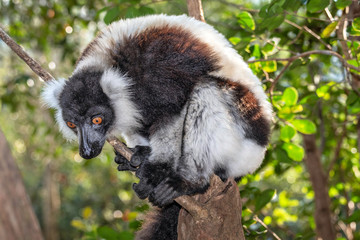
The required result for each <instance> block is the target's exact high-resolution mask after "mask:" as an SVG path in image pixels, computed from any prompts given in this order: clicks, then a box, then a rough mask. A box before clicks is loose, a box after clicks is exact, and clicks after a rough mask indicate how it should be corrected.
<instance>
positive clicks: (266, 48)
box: [261, 41, 275, 53]
mask: <svg viewBox="0 0 360 240" xmlns="http://www.w3.org/2000/svg"><path fill="white" fill-rule="evenodd" d="M271 42H272V43H271V44H270V43H266V44H265V46H264V47H263V48H262V49H261V51H262V52H263V53H269V52H272V51H273V50H274V49H275V42H274V41H271Z"/></svg>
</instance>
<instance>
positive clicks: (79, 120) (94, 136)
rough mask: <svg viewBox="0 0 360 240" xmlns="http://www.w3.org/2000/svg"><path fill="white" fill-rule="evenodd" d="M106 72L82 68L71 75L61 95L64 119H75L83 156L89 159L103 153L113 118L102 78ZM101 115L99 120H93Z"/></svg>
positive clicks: (68, 120) (74, 129)
mask: <svg viewBox="0 0 360 240" xmlns="http://www.w3.org/2000/svg"><path fill="white" fill-rule="evenodd" d="M102 74H103V72H100V71H81V72H78V73H76V74H75V75H73V76H71V77H70V79H69V81H67V82H66V85H65V86H64V89H63V91H62V93H61V95H60V99H59V100H60V107H61V109H62V115H63V118H64V121H65V122H66V123H67V122H71V123H73V124H74V125H75V126H76V127H74V128H72V130H73V131H74V132H75V133H76V134H77V135H78V139H79V153H80V156H81V157H83V158H86V159H90V158H94V157H96V156H97V155H99V154H100V152H101V150H102V147H103V146H104V143H105V140H106V133H107V131H108V130H109V128H110V126H111V125H112V123H113V122H114V111H113V109H112V107H111V103H110V99H109V98H108V97H107V96H106V94H105V93H104V92H103V90H102V88H101V85H100V79H101V76H102ZM95 118H101V123H100V124H94V119H95Z"/></svg>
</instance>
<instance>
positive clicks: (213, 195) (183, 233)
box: [178, 176, 245, 240]
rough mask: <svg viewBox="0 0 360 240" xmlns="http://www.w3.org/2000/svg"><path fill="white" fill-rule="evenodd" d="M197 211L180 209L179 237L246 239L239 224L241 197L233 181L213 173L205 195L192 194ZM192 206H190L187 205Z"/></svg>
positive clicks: (193, 239) (184, 238) (197, 239)
mask: <svg viewBox="0 0 360 240" xmlns="http://www.w3.org/2000/svg"><path fill="white" fill-rule="evenodd" d="M191 198H192V199H193V200H194V204H195V205H198V206H199V207H200V209H201V210H200V211H199V210H197V211H189V209H187V207H186V206H183V208H182V209H181V210H180V214H179V223H178V240H187V239H191V240H204V239H206V240H217V239H227V240H245V236H244V232H243V229H242V224H241V209H242V205H241V198H240V192H239V188H238V186H237V184H236V182H235V181H234V180H228V181H227V182H225V183H224V182H222V181H221V180H220V178H219V177H217V176H213V177H212V178H211V184H210V187H209V189H208V190H207V191H206V192H205V193H204V194H197V195H195V196H192V197H191ZM190 208H191V207H190Z"/></svg>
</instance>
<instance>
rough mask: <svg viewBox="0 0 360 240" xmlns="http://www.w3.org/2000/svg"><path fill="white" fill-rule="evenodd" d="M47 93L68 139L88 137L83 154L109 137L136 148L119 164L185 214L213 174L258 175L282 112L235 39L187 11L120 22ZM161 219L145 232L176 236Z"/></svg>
mask: <svg viewBox="0 0 360 240" xmlns="http://www.w3.org/2000/svg"><path fill="white" fill-rule="evenodd" d="M43 98H44V99H45V101H46V102H47V104H48V106H49V107H51V108H55V109H56V110H57V113H56V119H57V122H58V124H59V126H60V129H61V131H62V133H63V134H64V136H65V137H66V138H68V139H76V138H77V139H78V141H79V148H80V149H79V151H80V155H81V156H82V157H83V158H87V159H88V158H93V157H96V156H97V155H98V154H99V153H100V152H101V150H102V147H103V145H104V142H105V139H106V137H107V136H108V135H109V134H113V135H121V136H123V137H124V139H125V140H126V144H127V145H128V146H129V147H135V154H134V156H133V158H132V159H131V162H130V163H128V162H126V161H125V160H124V159H123V158H122V157H121V156H117V157H116V159H115V161H116V162H117V163H119V170H136V175H137V176H138V177H139V178H140V182H139V183H138V184H135V185H134V190H135V192H136V193H137V195H138V196H139V197H140V198H142V199H143V198H147V197H148V198H149V200H150V201H151V202H152V203H153V204H154V205H157V206H161V207H163V209H162V214H165V215H166V214H168V215H173V213H174V212H175V213H177V212H178V209H175V210H174V208H177V206H174V207H171V206H173V205H174V203H173V200H174V199H175V198H176V197H178V196H180V195H184V194H193V193H197V192H202V191H204V190H206V188H207V186H208V183H209V178H210V176H211V175H212V174H213V173H216V174H217V175H219V176H220V177H221V178H223V179H225V178H228V177H235V178H236V177H240V176H243V175H245V174H247V173H252V172H254V171H255V170H256V169H257V168H258V167H259V166H260V164H261V162H262V160H263V158H264V153H265V147H266V145H267V143H268V139H269V132H270V120H271V117H272V116H271V115H272V110H271V106H270V104H269V102H268V101H267V97H266V95H265V93H264V91H263V89H262V87H261V84H260V81H259V80H258V79H257V78H256V76H255V75H254V74H253V73H252V72H251V70H250V69H249V68H248V66H247V65H246V63H245V62H244V61H243V59H242V58H241V57H240V56H239V55H238V54H237V52H236V51H235V50H234V49H233V48H232V47H231V45H230V44H229V43H228V41H227V40H226V39H225V38H224V37H223V36H222V35H221V34H219V33H218V32H217V31H216V30H215V29H214V28H213V27H211V26H209V25H207V24H205V23H203V22H200V21H197V20H195V19H193V18H189V17H186V16H166V15H153V16H147V17H140V18H134V19H128V20H122V21H119V22H115V23H113V24H111V25H110V26H109V27H107V28H106V29H104V30H103V31H102V32H101V33H100V34H99V35H98V36H97V37H96V38H95V39H94V40H93V41H92V42H91V43H90V44H89V45H88V46H87V47H86V49H85V50H84V51H83V53H82V54H81V56H80V58H79V60H78V63H77V65H76V68H75V70H74V72H73V74H72V76H70V78H69V80H58V81H53V82H50V83H48V84H47V86H46V87H45V90H44V92H43ZM139 166H140V167H139ZM137 167H138V168H137ZM171 203H172V204H171ZM169 204H171V205H170V207H169ZM158 220H159V221H158V222H157V223H154V224H153V225H152V232H151V234H158V235H156V236H155V237H154V235H151V234H150V233H149V232H147V233H146V234H145V235H147V236H145V235H144V233H140V234H139V236H140V237H139V239H146V238H149V239H169V235H168V234H170V235H172V236H173V238H174V239H176V228H175V229H174V226H175V227H176V222H173V223H169V221H165V220H164V219H161V218H159V219H158ZM162 222H163V223H162ZM156 224H157V225H156ZM164 225H166V227H165V226H164ZM173 225H174V226H173ZM166 228H169V229H166ZM166 231H168V232H166ZM174 231H175V232H174ZM174 234H175V235H174ZM162 236H164V238H162Z"/></svg>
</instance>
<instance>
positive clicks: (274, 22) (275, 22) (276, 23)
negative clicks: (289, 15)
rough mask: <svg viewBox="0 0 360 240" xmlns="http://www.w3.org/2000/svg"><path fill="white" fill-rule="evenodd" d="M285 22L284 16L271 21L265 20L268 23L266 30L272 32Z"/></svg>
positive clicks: (278, 16)
mask: <svg viewBox="0 0 360 240" xmlns="http://www.w3.org/2000/svg"><path fill="white" fill-rule="evenodd" d="M284 20H285V15H284V14H279V15H277V16H275V17H273V18H271V19H267V20H266V21H268V22H269V25H268V29H269V30H274V29H275V28H277V27H279V26H280V25H281V24H282V23H283V22H284Z"/></svg>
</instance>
